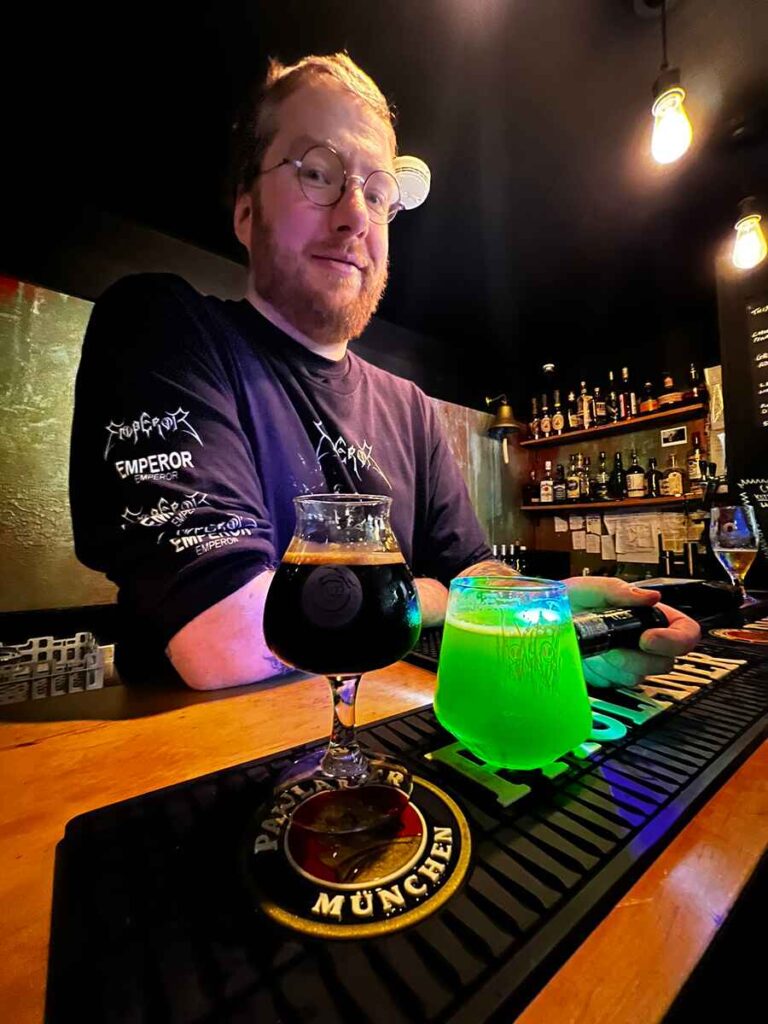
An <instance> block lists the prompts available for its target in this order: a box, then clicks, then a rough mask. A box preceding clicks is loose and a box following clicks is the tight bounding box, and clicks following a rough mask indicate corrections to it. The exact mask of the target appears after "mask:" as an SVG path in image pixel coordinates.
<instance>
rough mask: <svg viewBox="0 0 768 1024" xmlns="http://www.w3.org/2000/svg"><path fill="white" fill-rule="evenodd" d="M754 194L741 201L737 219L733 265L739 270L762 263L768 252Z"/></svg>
mask: <svg viewBox="0 0 768 1024" xmlns="http://www.w3.org/2000/svg"><path fill="white" fill-rule="evenodd" d="M755 203H756V200H755V197H754V196H747V197H746V199H742V200H741V202H740V203H739V219H738V220H737V221H736V224H735V225H734V226H735V229H736V241H735V242H734V243H733V256H732V259H733V265H734V266H735V267H738V269H739V270H751V269H752V268H753V267H756V266H757V265H758V263H762V262H763V260H764V259H765V257H766V254H768V244H766V241H765V234H764V233H763V229H762V228H761V227H760V220H761V217H760V214H759V213H758V212H757V208H756V205H755Z"/></svg>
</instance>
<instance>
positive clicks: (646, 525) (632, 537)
mask: <svg viewBox="0 0 768 1024" xmlns="http://www.w3.org/2000/svg"><path fill="white" fill-rule="evenodd" d="M660 529H661V517H660V516H659V515H658V514H655V513H653V514H648V513H641V514H639V515H632V516H617V518H616V536H615V545H616V555H617V556H618V557H619V558H620V559H621V561H622V562H656V561H658V557H659V545H658V534H659V531H660Z"/></svg>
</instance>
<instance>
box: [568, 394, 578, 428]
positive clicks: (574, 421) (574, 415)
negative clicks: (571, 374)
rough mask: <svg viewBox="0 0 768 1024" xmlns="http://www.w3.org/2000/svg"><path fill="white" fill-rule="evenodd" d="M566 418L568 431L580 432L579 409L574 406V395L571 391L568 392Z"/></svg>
mask: <svg viewBox="0 0 768 1024" xmlns="http://www.w3.org/2000/svg"><path fill="white" fill-rule="evenodd" d="M566 416H567V420H568V429H569V430H581V417H580V415H579V407H578V405H577V404H576V395H575V394H574V392H573V391H569V392H568V410H567V414H566Z"/></svg>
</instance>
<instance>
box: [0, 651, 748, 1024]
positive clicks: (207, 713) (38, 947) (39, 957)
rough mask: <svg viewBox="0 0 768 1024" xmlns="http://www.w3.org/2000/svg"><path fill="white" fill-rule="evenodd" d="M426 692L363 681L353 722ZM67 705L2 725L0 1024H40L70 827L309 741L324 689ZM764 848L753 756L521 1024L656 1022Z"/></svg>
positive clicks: (274, 688) (390, 675) (96, 699)
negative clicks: (101, 810) (56, 880)
mask: <svg viewBox="0 0 768 1024" xmlns="http://www.w3.org/2000/svg"><path fill="white" fill-rule="evenodd" d="M433 686H434V676H433V675H432V674H431V673H429V672H427V671H425V670H423V669H419V668H416V667H414V666H412V665H407V664H405V663H401V664H398V665H395V666H392V667H391V668H389V669H386V670H383V671H380V672H373V673H370V674H369V675H368V676H366V677H365V679H364V681H363V684H362V686H361V690H360V699H359V720H360V722H361V723H367V722H370V721H373V720H375V719H377V718H383V717H385V716H387V715H391V714H395V713H398V712H401V711H406V710H408V709H411V708H414V707H418V706H420V705H423V704H425V703H427V702H428V701H429V700H430V699H431V696H432V690H433ZM71 700H72V699H71V698H58V699H57V700H56V701H54V702H52V701H48V702H46V703H47V704H49V705H50V704H52V703H53V704H55V705H56V707H57V711H56V715H57V718H58V720H51V718H50V716H49V717H48V720H46V721H30V720H26V721H25V720H23V719H24V715H25V713H26V714H27V716H29V715H30V712H29V708H30V705H16V706H12V707H10V708H4V709H3V712H4V714H3V718H4V719H5V720H4V721H3V722H2V723H0V907H1V908H2V911H1V912H0V922H1V923H0V1019H1V1020H3V1021H8V1022H13V1024H31V1022H39V1021H41V1020H42V1019H43V1007H44V998H45V981H46V970H47V960H48V939H49V927H50V915H51V895H52V884H53V868H54V856H55V850H56V844H57V843H58V841H59V840H60V839H61V837H62V836H63V834H64V827H65V825H66V823H67V821H68V820H69V819H70V818H73V817H74V816H75V815H78V814H82V813H84V812H85V811H90V810H93V809H95V808H98V807H102V806H104V805H105V804H110V803H114V802H115V801H118V800H124V799H126V798H128V797H132V796H136V795H138V794H141V793H145V792H147V791H149V790H154V789H158V788H161V787H163V786H168V785H171V784H172V783H176V782H181V781H183V780H186V779H192V778H195V777H196V776H199V775H203V774H206V773H208V772H213V771H216V770H218V769H221V768H226V767H228V766H231V765H236V764H239V763H242V762H244V761H248V760H251V759H253V758H256V757H260V756H262V755H266V754H270V753H274V752H276V751H279V750H283V749H285V748H286V747H290V746H292V745H295V744H298V743H304V742H307V741H310V740H313V739H316V738H318V737H321V736H323V735H324V734H325V733H326V731H327V729H328V726H329V717H330V698H329V694H328V688H327V685H326V684H325V682H324V681H323V680H319V679H308V678H299V679H292V680H290V681H282V682H279V683H277V684H270V685H264V684H262V685H255V686H253V687H249V688H240V689H238V690H232V691H225V692H224V693H221V694H195V693H192V692H174V693H153V692H150V691H143V692H139V693H135V692H132V688H129V687H123V686H113V687H108V688H105V689H104V690H101V691H95V692H94V693H92V694H86V695H83V696H82V697H80V698H78V700H79V701H80V707H81V708H86V711H85V712H82V711H79V712H78V713H79V714H80V717H78V718H69V719H62V718H59V717H58V716H60V715H61V714H70V715H71V714H72V712H71V711H67V706H68V702H71ZM89 704H90V707H91V708H92V710H88V706H89ZM70 706H71V704H70ZM24 709H26V712H25V711H24ZM6 712H7V713H6ZM9 719H11V720H9ZM13 719H15V720H13ZM767 845H768V744H763V746H762V747H761V748H760V749H758V750H757V751H756V752H755V753H753V754H752V756H751V757H750V758H749V760H748V761H746V762H745V763H744V764H743V765H742V766H741V768H740V769H739V770H738V771H737V772H736V773H735V774H734V775H733V776H732V777H731V778H730V779H729V780H728V781H727V782H726V783H725V785H723V786H722V787H721V788H720V789H719V790H718V791H717V792H716V793H715V795H714V796H713V797H712V798H711V799H710V800H709V801H708V803H706V804H705V805H704V806H703V808H702V809H701V810H700V811H699V812H698V814H697V815H696V817H695V818H694V819H693V820H692V821H691V822H689V824H688V825H687V826H686V827H685V828H684V829H683V831H682V832H681V833H680V834H679V835H678V836H677V837H676V838H675V839H674V840H673V842H672V843H671V844H670V845H669V846H667V847H666V849H665V850H663V852H662V853H661V855H660V856H659V857H658V858H657V859H656V860H655V861H654V863H653V864H652V865H651V867H650V868H649V869H648V870H647V871H646V872H645V874H644V875H643V876H641V878H640V879H639V880H638V882H637V883H636V884H635V885H634V886H633V887H632V888H631V889H630V890H629V892H627V894H626V895H625V896H624V898H623V899H621V901H620V902H619V903H618V904H617V905H616V906H615V907H614V908H613V909H612V911H611V912H610V913H609V914H608V915H607V917H605V918H604V919H603V921H602V922H601V923H600V924H599V925H598V926H597V927H596V928H595V930H594V931H593V932H592V933H591V935H590V936H589V937H588V938H587V940H586V941H585V942H584V943H583V944H582V945H581V946H580V947H579V949H578V950H577V951H576V953H575V954H574V955H573V956H572V957H571V958H570V960H569V961H567V962H566V963H565V964H564V965H563V967H562V968H561V969H560V971H559V972H558V973H557V974H556V975H555V976H554V978H553V979H552V980H551V981H550V982H549V984H548V985H547V986H546V987H545V988H544V989H543V990H542V991H541V992H540V993H539V995H538V996H537V997H536V998H535V999H534V1000H533V1002H532V1003H531V1004H530V1005H529V1006H528V1007H527V1009H526V1010H525V1011H524V1012H523V1013H522V1015H521V1016H520V1017H519V1018H518V1020H520V1021H522V1022H524V1024H552V1022H555V1021H556V1022H557V1024H587V1022H589V1024H609V1022H612V1024H653V1022H656V1021H660V1020H661V1019H662V1018H663V1016H664V1014H665V1012H666V1011H667V1009H668V1008H669V1006H670V1004H671V1003H672V1001H673V999H674V998H675V996H676V995H677V993H678V992H679V991H680V989H681V987H682V985H683V984H684V982H685V980H686V979H687V978H688V976H689V975H690V973H691V971H692V970H693V968H694V967H695V966H696V964H697V963H698V961H699V960H700V958H701V957H702V955H703V953H704V951H705V950H706V948H707V946H708V945H709V943H710V942H711V940H712V938H713V937H714V935H715V933H716V932H717V930H718V928H719V926H720V925H721V924H722V922H723V920H724V919H725V917H726V916H727V914H728V912H729V910H730V908H731V907H732V905H733V903H734V901H735V900H736V898H737V897H738V895H739V893H740V892H741V890H742V889H743V887H744V885H745V884H746V882H747V880H748V879H749V877H750V874H751V873H752V871H753V870H754V868H755V867H756V865H757V863H758V861H759V859H760V856H761V854H762V853H763V851H764V850H765V849H766V846H767Z"/></svg>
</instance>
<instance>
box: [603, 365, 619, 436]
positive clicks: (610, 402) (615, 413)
mask: <svg viewBox="0 0 768 1024" xmlns="http://www.w3.org/2000/svg"><path fill="white" fill-rule="evenodd" d="M605 411H606V412H607V413H608V420H609V421H610V422H611V423H616V422H618V419H619V396H618V395H617V394H616V382H615V381H614V379H613V370H609V371H608V395H607V397H606V400H605Z"/></svg>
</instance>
